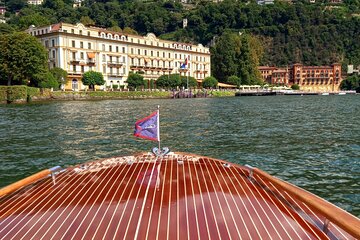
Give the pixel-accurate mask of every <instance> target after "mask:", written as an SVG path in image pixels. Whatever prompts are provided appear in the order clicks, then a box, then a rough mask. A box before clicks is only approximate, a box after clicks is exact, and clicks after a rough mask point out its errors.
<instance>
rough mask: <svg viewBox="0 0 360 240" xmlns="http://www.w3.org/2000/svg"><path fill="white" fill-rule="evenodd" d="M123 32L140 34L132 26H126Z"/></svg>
mask: <svg viewBox="0 0 360 240" xmlns="http://www.w3.org/2000/svg"><path fill="white" fill-rule="evenodd" d="M123 32H124V33H125V34H133V35H138V33H137V31H135V30H134V29H132V28H130V27H125V28H124V30H123Z"/></svg>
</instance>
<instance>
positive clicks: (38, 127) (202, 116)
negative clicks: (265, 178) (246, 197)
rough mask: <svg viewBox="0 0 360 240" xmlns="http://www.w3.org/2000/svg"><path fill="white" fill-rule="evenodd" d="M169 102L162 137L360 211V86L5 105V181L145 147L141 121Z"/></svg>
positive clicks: (0, 146)
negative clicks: (350, 91) (322, 91)
mask: <svg viewBox="0 0 360 240" xmlns="http://www.w3.org/2000/svg"><path fill="white" fill-rule="evenodd" d="M158 104H160V105H161V138H162V142H163V145H164V146H168V147H170V149H171V150H173V151H183V152H192V153H197V154H201V155H206V156H211V157H215V158H220V159H224V160H228V161H231V162H236V163H240V164H242V165H243V164H249V165H252V166H256V167H258V168H261V169H263V170H265V171H267V172H269V173H270V174H273V175H275V176H277V177H280V178H282V179H284V180H286V181H289V182H291V183H294V184H296V185H298V186H300V187H303V188H305V189H307V190H309V191H311V192H313V193H315V194H317V195H319V196H321V197H323V198H325V199H327V200H329V201H331V202H332V203H335V204H336V205H338V206H340V207H341V208H343V209H346V210H347V211H349V212H351V213H353V214H355V215H357V216H360V96H359V95H357V96H354V95H353V96H348V95H346V96H304V97H301V96H271V97H234V98H221V99H219V98H217V99H179V100H172V99H169V100H129V101H127V100H109V101H72V102H49V103H34V104H28V105H8V106H5V105H2V106H0V187H2V186H5V185H7V184H10V183H12V182H14V181H16V180H19V179H21V178H24V177H26V176H28V175H30V174H33V173H35V172H37V171H40V170H42V169H45V168H50V167H53V166H56V165H61V166H63V167H66V166H69V165H74V164H77V163H82V162H85V161H89V160H94V159H98V158H104V157H110V156H115V155H125V154H132V153H135V152H138V151H147V150H149V149H150V148H151V147H153V146H155V145H156V143H154V142H151V141H146V140H142V139H135V138H134V137H133V136H132V133H133V127H134V123H135V121H136V120H137V119H140V118H142V117H145V116H146V115H148V114H150V113H151V112H152V111H153V110H155V109H156V106H157V105H158Z"/></svg>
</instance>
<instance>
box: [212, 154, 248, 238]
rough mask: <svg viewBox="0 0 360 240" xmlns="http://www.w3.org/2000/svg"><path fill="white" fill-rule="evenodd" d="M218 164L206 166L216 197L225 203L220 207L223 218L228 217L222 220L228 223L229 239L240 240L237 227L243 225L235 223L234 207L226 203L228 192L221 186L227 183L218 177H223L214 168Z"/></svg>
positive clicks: (213, 163) (220, 172)
mask: <svg viewBox="0 0 360 240" xmlns="http://www.w3.org/2000/svg"><path fill="white" fill-rule="evenodd" d="M218 164H219V162H215V161H213V162H212V163H211V164H207V166H210V167H209V169H210V170H211V172H212V173H213V174H211V176H214V177H215V178H214V182H216V185H215V187H216V188H217V192H218V193H219V194H218V197H219V199H221V202H223V203H225V204H222V205H221V207H222V209H223V212H224V214H225V216H227V217H228V218H226V219H225V218H224V220H225V221H227V222H228V227H229V231H230V232H229V233H230V234H231V235H232V237H231V238H233V239H242V236H241V233H240V231H239V228H238V225H239V226H243V225H244V223H242V222H236V221H235V218H234V213H233V210H235V205H234V204H230V203H229V201H228V198H227V194H228V192H226V190H225V189H224V188H223V186H224V185H226V184H227V183H226V181H225V180H224V179H223V178H221V177H220V176H222V177H223V173H222V171H219V170H218V169H217V168H216V166H217V165H218ZM222 170H224V169H222ZM229 216H230V218H229ZM243 230H244V229H243Z"/></svg>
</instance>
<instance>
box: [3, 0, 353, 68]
mask: <svg viewBox="0 0 360 240" xmlns="http://www.w3.org/2000/svg"><path fill="white" fill-rule="evenodd" d="M195 2H196V5H195V4H194V5H186V6H183V5H182V4H180V3H178V2H175V3H174V2H173V1H150V2H149V1H121V0H119V1H117V0H113V1H106V0H102V1H94V0H85V1H84V2H83V6H82V7H79V8H73V7H72V1H70V0H65V1H62V0H45V2H44V3H43V5H41V6H28V5H27V4H26V1H24V0H9V1H7V2H6V6H7V10H8V12H7V13H6V17H7V18H8V24H9V25H10V26H9V25H7V24H0V31H2V32H6V31H10V30H11V29H9V27H11V28H13V29H16V30H22V29H26V28H27V27H28V26H29V25H31V24H34V25H36V26H41V25H47V24H51V23H57V22H68V23H76V22H79V21H80V20H82V22H84V23H86V24H95V25H97V26H101V27H104V28H113V29H114V30H121V29H123V30H124V31H125V32H133V30H135V31H136V32H137V33H139V34H145V33H147V32H153V33H155V34H156V35H158V36H160V37H161V38H163V39H169V40H176V41H185V42H200V43H202V44H203V45H209V44H210V42H211V40H212V39H213V38H214V37H215V38H216V37H220V36H221V35H222V33H224V32H225V30H230V31H232V32H236V33H238V32H242V33H250V34H252V35H253V36H256V37H257V38H258V39H260V40H261V42H262V46H263V48H264V49H263V51H264V54H263V56H262V58H261V59H260V64H268V65H278V66H286V65H290V64H293V63H303V64H309V65H324V64H331V63H334V62H340V63H342V64H343V65H346V64H348V63H351V64H354V65H359V64H360V17H359V16H358V13H360V1H359V0H346V1H344V2H343V3H341V4H336V5H331V4H329V3H326V2H319V1H317V2H316V3H315V4H310V3H309V2H308V1H295V0H294V3H287V2H275V4H273V5H265V6H260V5H257V4H256V3H255V2H245V1H235V0H225V1H223V2H221V3H211V2H210V3H209V2H206V1H204V2H201V1H195ZM15 12H18V13H17V14H15ZM184 18H187V19H188V26H187V27H186V28H184V29H183V27H182V19H184Z"/></svg>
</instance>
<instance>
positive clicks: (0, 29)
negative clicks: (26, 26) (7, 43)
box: [0, 23, 14, 34]
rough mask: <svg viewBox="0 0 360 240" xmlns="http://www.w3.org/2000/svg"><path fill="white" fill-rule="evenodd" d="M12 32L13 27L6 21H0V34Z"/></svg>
mask: <svg viewBox="0 0 360 240" xmlns="http://www.w3.org/2000/svg"><path fill="white" fill-rule="evenodd" d="M12 32H14V29H13V28H12V27H11V26H10V25H9V24H7V23H0V34H9V33H12Z"/></svg>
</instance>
